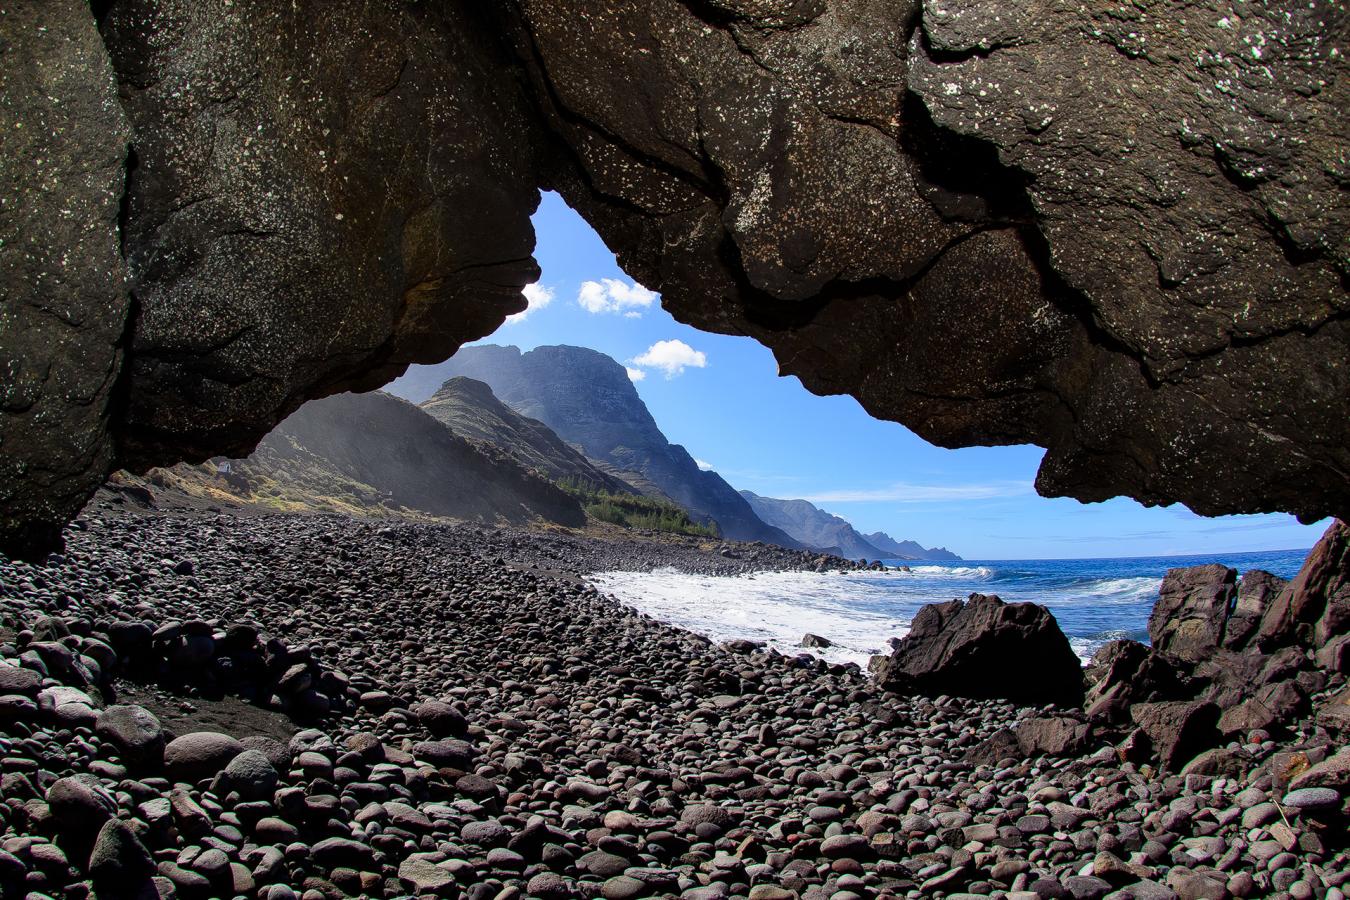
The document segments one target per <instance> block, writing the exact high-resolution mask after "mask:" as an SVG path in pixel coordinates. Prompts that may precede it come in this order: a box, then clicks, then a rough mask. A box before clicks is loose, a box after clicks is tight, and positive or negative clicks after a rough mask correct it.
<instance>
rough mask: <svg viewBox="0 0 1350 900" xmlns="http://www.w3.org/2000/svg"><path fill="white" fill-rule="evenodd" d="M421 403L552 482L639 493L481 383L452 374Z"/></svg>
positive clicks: (454, 430)
mask: <svg viewBox="0 0 1350 900" xmlns="http://www.w3.org/2000/svg"><path fill="white" fill-rule="evenodd" d="M421 407H422V409H423V410H424V411H425V412H426V413H427V415H429V416H431V417H432V418H433V419H435V420H436V421H438V422H440V423H441V424H442V425H444V426H445V427H447V428H449V429H450V431H451V432H452V433H453V434H455V435H457V436H458V437H462V438H465V439H467V440H470V441H474V442H476V443H478V444H484V445H487V446H490V447H494V448H497V449H498V450H499V451H500V452H502V453H505V454H507V455H509V456H510V457H511V458H512V459H514V460H515V461H516V462H517V463H519V464H520V465H521V466H523V467H525V468H527V469H531V470H533V471H535V472H539V473H540V474H542V475H543V476H544V477H545V478H548V479H550V480H552V481H573V482H576V483H578V484H581V485H587V486H589V487H590V488H591V489H594V490H603V491H609V492H611V493H616V494H631V493H635V491H634V489H633V488H632V487H631V486H630V485H629V484H628V483H627V482H625V481H623V479H621V478H618V477H617V476H614V475H611V474H610V473H608V472H604V471H601V470H600V469H599V468H597V467H596V466H595V464H594V463H592V462H591V461H590V460H588V459H586V457H584V456H582V455H581V454H580V453H578V452H577V451H576V450H574V449H572V447H570V446H568V444H567V443H566V442H565V441H563V440H562V439H561V438H559V437H558V435H556V434H555V433H554V432H553V430H552V429H551V428H549V427H548V426H547V425H545V424H544V423H543V422H540V421H538V420H537V419H531V418H528V417H526V416H522V415H521V414H520V413H518V412H516V411H515V410H513V409H511V408H510V407H509V406H507V405H506V404H505V403H502V402H501V401H500V400H498V399H497V397H496V395H495V394H493V393H492V388H490V387H488V385H487V384H485V383H484V382H482V381H476V380H474V379H472V378H451V379H450V380H448V381H446V382H445V383H444V384H442V385H441V387H440V390H438V391H436V393H435V394H433V395H432V396H431V399H429V400H427V401H426V402H425V403H422V404H421Z"/></svg>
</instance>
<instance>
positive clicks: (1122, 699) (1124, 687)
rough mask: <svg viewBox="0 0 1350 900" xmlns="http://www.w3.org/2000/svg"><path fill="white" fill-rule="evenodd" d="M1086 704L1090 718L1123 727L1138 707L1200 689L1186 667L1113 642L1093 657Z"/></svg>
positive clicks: (1137, 647) (1136, 644)
mask: <svg viewBox="0 0 1350 900" xmlns="http://www.w3.org/2000/svg"><path fill="white" fill-rule="evenodd" d="M1087 677H1088V680H1089V682H1090V686H1089V687H1088V690H1087V696H1086V698H1085V701H1084V704H1083V705H1084V708H1085V709H1086V711H1087V713H1088V716H1089V717H1090V718H1093V719H1100V720H1103V721H1106V722H1114V723H1118V724H1119V723H1123V722H1128V721H1129V718H1130V707H1131V706H1133V705H1135V704H1136V703H1151V702H1159V701H1165V700H1180V699H1183V698H1189V697H1192V696H1194V693H1195V691H1196V687H1197V685H1196V684H1195V683H1194V680H1193V679H1192V678H1191V677H1190V676H1189V674H1188V673H1187V672H1186V671H1185V667H1184V666H1183V664H1182V663H1181V662H1180V661H1178V660H1176V659H1173V658H1171V657H1169V656H1167V655H1166V654H1164V653H1160V652H1158V651H1157V650H1154V649H1153V648H1151V647H1146V646H1144V645H1143V644H1141V643H1139V642H1138V641H1129V640H1120V641H1111V642H1109V643H1107V644H1104V645H1102V647H1101V648H1100V649H1098V650H1097V652H1096V654H1094V655H1093V657H1092V664H1091V666H1089V668H1088V671H1087Z"/></svg>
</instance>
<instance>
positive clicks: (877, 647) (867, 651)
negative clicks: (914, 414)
mask: <svg viewBox="0 0 1350 900" xmlns="http://www.w3.org/2000/svg"><path fill="white" fill-rule="evenodd" d="M1305 556H1306V551H1303V550H1283V551H1274V552H1265V553H1234V554H1227V555H1217V556H1209V555H1206V556H1146V557H1134V558H1128V559H1025V560H967V561H963V562H961V563H949V564H933V563H924V564H922V565H909V566H904V564H903V563H899V562H896V563H895V565H896V566H901V567H900V568H895V569H892V570H889V571H886V572H847V573H840V572H826V573H815V572H765V573H760V574H755V575H741V576H736V577H733V578H718V577H712V576H702V575H687V574H683V573H680V572H677V571H675V570H673V569H666V570H662V571H657V572H648V573H638V572H605V573H600V574H597V575H594V576H592V578H591V580H592V582H593V583H594V584H595V585H596V586H598V587H600V588H601V589H603V590H605V591H607V592H609V593H612V594H613V595H615V596H616V597H618V598H619V599H621V600H622V601H624V602H625V603H628V604H630V605H632V606H634V607H636V608H637V609H639V610H641V611H643V612H645V613H648V614H649V615H652V616H655V617H656V618H658V619H661V620H663V621H667V622H670V623H672V624H675V625H680V626H682V627H684V628H688V629H690V630H692V631H696V632H699V633H701V634H704V635H707V636H709V637H711V638H713V639H715V640H724V639H728V638H747V639H751V640H762V641H769V642H771V643H772V644H773V645H774V646H775V647H777V648H778V649H779V650H781V651H782V652H784V653H800V652H806V651H804V650H803V649H802V648H801V646H800V643H801V639H802V636H803V635H805V634H806V633H808V632H809V633H812V634H818V635H821V636H822V637H825V638H827V639H829V640H830V641H832V642H833V643H834V646H833V647H829V648H820V649H813V650H811V651H810V652H813V653H817V654H819V655H821V656H824V657H825V658H827V659H830V660H833V661H837V662H846V661H852V662H857V663H859V664H861V665H865V664H866V662H867V658H868V657H869V656H871V655H873V654H876V653H884V652H889V648H888V646H887V640H888V639H889V638H893V637H902V636H904V635H905V634H906V633H907V632H908V628H909V622H910V620H911V619H913V617H914V614H915V613H916V612H918V610H919V608H920V607H922V606H923V605H924V604H926V603H938V602H942V601H945V600H951V599H952V598H954V597H962V598H964V597H966V596H968V595H970V594H972V593H981V594H997V595H998V596H1000V597H1002V598H1003V599H1004V600H1007V601H1009V602H1014V601H1030V602H1033V603H1042V604H1044V605H1046V606H1048V607H1049V608H1050V610H1051V611H1052V612H1053V613H1054V614H1055V618H1056V619H1058V620H1059V624H1060V627H1061V628H1062V629H1063V630H1064V633H1065V634H1066V635H1067V636H1068V638H1069V642H1070V644H1071V645H1072V646H1073V649H1074V652H1076V653H1077V654H1078V655H1079V656H1080V657H1081V658H1082V659H1084V660H1087V659H1089V658H1090V657H1091V656H1092V654H1093V652H1094V651H1096V649H1097V648H1098V647H1100V646H1101V645H1102V644H1104V643H1106V642H1107V641H1110V640H1115V639H1117V638H1133V639H1134V640H1138V641H1143V642H1145V643H1147V641H1148V631H1147V624H1148V615H1149V612H1150V611H1151V610H1152V609H1153V603H1154V601H1156V600H1157V599H1158V588H1159V586H1160V585H1161V583H1162V579H1163V576H1164V575H1165V574H1166V572H1167V570H1168V569H1170V568H1175V567H1178V566H1191V565H1200V564H1202V563H1207V562H1214V561H1218V562H1222V563H1223V564H1224V565H1227V566H1232V567H1233V568H1235V569H1237V570H1238V571H1239V572H1246V571H1248V570H1250V569H1264V570H1266V571H1268V572H1271V573H1272V574H1275V575H1278V576H1280V577H1282V578H1289V577H1292V576H1293V575H1294V573H1295V572H1297V571H1298V567H1299V565H1300V564H1302V562H1303V559H1304V557H1305Z"/></svg>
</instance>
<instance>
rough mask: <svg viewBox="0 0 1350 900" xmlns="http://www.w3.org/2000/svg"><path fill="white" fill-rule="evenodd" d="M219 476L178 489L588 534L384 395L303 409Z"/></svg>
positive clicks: (546, 498)
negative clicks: (542, 523) (541, 525)
mask: <svg viewBox="0 0 1350 900" xmlns="http://www.w3.org/2000/svg"><path fill="white" fill-rule="evenodd" d="M353 423H359V427H352V426H353ZM217 470H218V471H217V475H218V478H219V480H220V481H221V483H220V484H219V485H214V484H210V483H202V484H197V485H193V484H189V483H187V482H189V481H194V480H201V479H200V477H199V476H197V475H192V473H188V472H184V473H182V475H183V480H184V484H183V485H182V486H183V487H184V488H185V489H189V488H193V487H196V488H200V489H202V490H204V491H206V492H208V493H209V492H220V493H225V494H230V495H232V496H234V497H235V498H237V499H238V500H240V501H241V502H245V503H251V504H257V505H262V506H271V507H274V508H279V509H289V510H296V511H303V510H328V511H339V512H356V513H367V512H372V513H377V514H391V513H398V512H399V511H401V510H402V511H409V512H415V513H422V514H426V515H431V516H440V517H446V518H454V519H470V520H476V521H481V522H486V523H499V522H505V523H508V524H523V523H526V522H529V521H532V520H534V519H536V518H540V519H544V520H546V521H549V522H553V523H556V524H559V525H565V526H569V527H582V526H584V525H585V524H586V517H585V513H584V512H583V510H582V508H581V505H580V503H579V502H578V501H577V499H576V498H575V497H573V496H571V495H570V494H568V493H567V492H566V491H564V490H563V489H562V488H560V487H558V486H557V485H555V484H553V483H552V482H551V481H549V480H548V479H547V478H544V477H543V476H541V475H539V474H537V473H535V472H534V471H532V470H530V469H528V468H526V467H524V466H522V465H520V464H519V463H518V462H516V461H515V460H514V459H512V458H511V456H510V455H509V454H506V453H504V452H502V451H501V450H500V449H498V448H497V447H492V446H483V445H479V444H477V443H475V442H473V441H470V440H468V439H466V438H463V437H460V436H459V435H456V434H455V433H453V432H452V431H451V430H450V429H449V428H447V427H445V425H443V424H442V423H441V422H439V421H437V420H436V419H435V418H433V417H432V416H430V415H428V414H427V413H426V412H425V411H424V410H422V409H420V408H419V407H418V406H416V405H414V404H412V403H409V402H408V401H406V400H404V399H402V398H399V397H396V396H393V395H392V394H387V393H384V392H382V391H375V392H371V393H367V394H334V395H332V396H329V397H325V398H323V399H320V400H311V401H310V402H309V403H306V404H305V405H304V406H302V407H300V409H298V410H296V411H295V412H294V413H292V414H291V415H290V416H288V417H287V418H286V419H284V420H283V421H282V422H281V424H279V425H278V426H277V427H276V428H275V429H273V430H272V431H271V432H270V433H269V434H268V435H267V436H266V437H265V438H263V440H262V442H261V443H259V445H258V447H257V448H256V449H255V450H254V451H253V453H251V454H250V455H249V456H248V457H246V458H245V459H240V460H228V461H225V460H222V461H221V462H220V463H219V464H218V466H217ZM189 476H191V477H189ZM211 480H212V481H214V480H216V479H211Z"/></svg>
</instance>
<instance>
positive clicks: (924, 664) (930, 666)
mask: <svg viewBox="0 0 1350 900" xmlns="http://www.w3.org/2000/svg"><path fill="white" fill-rule="evenodd" d="M876 677H877V681H878V682H879V683H880V685H881V686H882V687H884V688H886V689H887V690H891V691H895V692H896V693H904V694H910V693H917V694H931V695H935V696H936V695H940V694H952V695H956V696H960V697H980V698H1000V699H1007V700H1012V701H1014V702H1017V703H1025V704H1031V705H1040V704H1044V703H1055V704H1059V705H1064V706H1076V705H1077V704H1079V703H1080V702H1082V699H1083V670H1082V666H1081V664H1080V663H1079V661H1078V657H1077V656H1075V655H1074V652H1073V650H1072V649H1071V648H1070V647H1069V641H1068V639H1067V638H1066V637H1064V632H1062V631H1060V629H1059V623H1058V622H1056V621H1055V617H1054V616H1053V615H1052V614H1051V613H1050V611H1049V610H1048V609H1046V608H1045V607H1044V606H1040V605H1038V604H1034V603H1004V602H1003V601H1002V600H1001V599H999V598H998V597H995V596H985V595H983V594H971V595H970V598H969V599H968V600H965V601H962V600H952V601H950V602H947V603H934V604H930V605H928V606H925V607H924V608H923V609H921V610H919V613H918V615H916V616H915V617H914V622H913V624H912V626H911V628H910V633H909V634H908V635H906V636H905V637H904V638H903V639H902V640H901V641H900V642H899V644H898V645H897V646H896V648H895V651H894V652H893V653H892V654H891V656H890V657H889V658H888V659H884V660H882V662H881V663H879V664H878V665H877V667H876Z"/></svg>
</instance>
